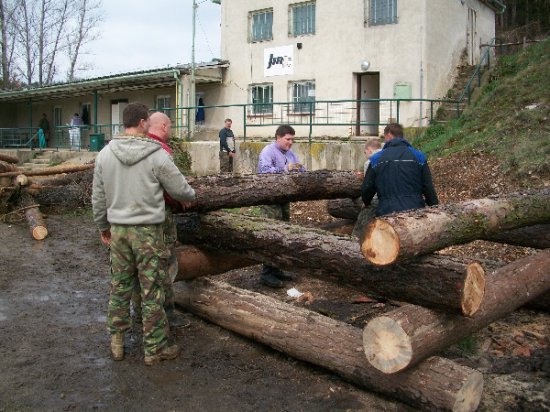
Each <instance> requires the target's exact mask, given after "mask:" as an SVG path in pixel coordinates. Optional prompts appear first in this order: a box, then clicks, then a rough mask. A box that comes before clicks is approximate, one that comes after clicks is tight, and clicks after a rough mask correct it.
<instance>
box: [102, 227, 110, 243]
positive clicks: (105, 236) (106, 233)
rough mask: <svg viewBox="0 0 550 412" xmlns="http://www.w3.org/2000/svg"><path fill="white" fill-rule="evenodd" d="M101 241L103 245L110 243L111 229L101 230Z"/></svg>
mask: <svg viewBox="0 0 550 412" xmlns="http://www.w3.org/2000/svg"><path fill="white" fill-rule="evenodd" d="M100 233H101V241H102V242H103V244H104V245H105V246H110V245H111V229H107V230H102V231H101V232H100Z"/></svg>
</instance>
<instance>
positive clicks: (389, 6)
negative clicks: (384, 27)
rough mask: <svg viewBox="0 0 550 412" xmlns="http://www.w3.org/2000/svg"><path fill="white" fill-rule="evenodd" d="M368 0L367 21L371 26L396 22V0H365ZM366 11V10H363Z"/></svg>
mask: <svg viewBox="0 0 550 412" xmlns="http://www.w3.org/2000/svg"><path fill="white" fill-rule="evenodd" d="M365 1H368V4H369V9H368V18H367V22H368V23H369V25H371V26H376V25H380V24H395V23H397V0H365ZM365 11H366V10H365Z"/></svg>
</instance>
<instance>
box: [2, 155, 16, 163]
mask: <svg viewBox="0 0 550 412" xmlns="http://www.w3.org/2000/svg"><path fill="white" fill-rule="evenodd" d="M0 161H2V162H6V163H13V164H17V163H19V158H18V157H17V156H10V155H7V154H5V153H0Z"/></svg>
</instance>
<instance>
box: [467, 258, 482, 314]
mask: <svg viewBox="0 0 550 412" xmlns="http://www.w3.org/2000/svg"><path fill="white" fill-rule="evenodd" d="M484 295H485V270H484V269H483V267H482V266H481V265H480V264H479V263H477V262H473V263H470V264H469V265H468V269H467V274H466V279H465V281H464V290H463V293H462V313H463V314H464V315H465V316H473V315H474V314H475V313H476V312H477V311H478V309H479V307H480V306H481V302H482V301H483V296H484Z"/></svg>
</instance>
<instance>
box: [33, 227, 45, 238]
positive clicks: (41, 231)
mask: <svg viewBox="0 0 550 412" xmlns="http://www.w3.org/2000/svg"><path fill="white" fill-rule="evenodd" d="M46 236H48V229H47V228H46V227H45V226H36V227H35V228H33V230H32V237H33V238H35V239H36V240H43V239H45V238H46Z"/></svg>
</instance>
